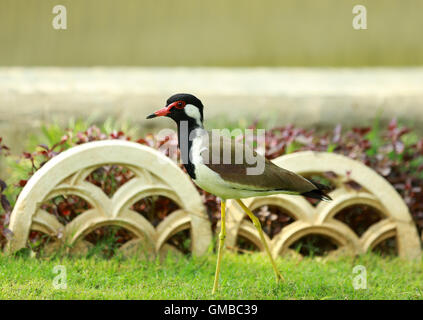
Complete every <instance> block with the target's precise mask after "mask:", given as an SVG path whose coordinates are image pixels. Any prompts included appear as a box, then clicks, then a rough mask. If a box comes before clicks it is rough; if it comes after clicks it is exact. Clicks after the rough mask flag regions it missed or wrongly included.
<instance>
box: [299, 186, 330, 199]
mask: <svg viewBox="0 0 423 320" xmlns="http://www.w3.org/2000/svg"><path fill="white" fill-rule="evenodd" d="M301 195H302V196H304V197H307V198H312V199H317V200H322V201H331V200H333V199H332V198H331V197H330V196H329V195H328V194H327V193H325V192H324V191H322V190H320V189H316V190H313V191H309V192H305V193H302V194H301Z"/></svg>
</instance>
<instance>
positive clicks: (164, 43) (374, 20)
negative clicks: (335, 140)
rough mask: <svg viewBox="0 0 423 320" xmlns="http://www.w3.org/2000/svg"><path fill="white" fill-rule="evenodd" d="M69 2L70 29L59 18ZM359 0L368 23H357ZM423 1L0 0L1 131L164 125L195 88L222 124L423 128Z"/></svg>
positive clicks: (14, 140) (14, 138)
mask: <svg viewBox="0 0 423 320" xmlns="http://www.w3.org/2000/svg"><path fill="white" fill-rule="evenodd" d="M59 4H60V5H63V6H65V7H66V9H67V30H55V29H54V28H53V27H52V21H53V18H54V17H55V16H56V14H54V13H53V12H52V10H53V7H54V6H56V5H59ZM357 4H360V5H364V6H365V7H366V8H367V28H368V29H367V30H354V29H353V27H352V20H353V17H354V14H353V13H352V10H353V7H354V6H355V5H357ZM422 13H423V1H421V0H383V1H382V0H261V1H259V0H255V1H246V0H231V1H227V0H214V1H200V0H178V1H175V0H155V1H150V0H120V1H114V0H0V136H3V137H4V139H5V140H7V141H8V143H9V144H10V145H14V146H16V147H15V149H14V150H15V152H20V149H21V146H20V144H22V143H24V141H26V140H27V136H28V134H30V133H31V132H36V131H39V129H40V127H41V126H42V125H43V124H44V123H50V122H53V121H57V122H59V123H61V124H62V125H66V124H67V123H68V121H69V119H71V118H73V117H83V118H84V119H87V118H90V119H93V118H95V119H97V120H99V121H103V120H104V119H106V118H108V117H112V118H113V119H117V120H122V121H125V120H128V119H129V120H131V121H133V122H136V126H137V127H138V128H141V129H143V130H146V131H149V130H154V129H155V128H152V127H150V126H151V125H152V123H151V122H148V121H145V115H146V114H149V113H151V111H152V110H154V109H156V108H157V107H162V105H163V104H164V101H165V99H166V98H167V97H168V96H170V95H171V94H173V93H175V92H184V91H185V92H190V93H193V94H196V95H198V96H199V97H200V98H201V99H202V100H203V102H204V103H205V105H206V117H207V119H208V120H210V122H209V123H211V124H212V125H213V124H215V125H220V124H219V121H223V122H225V121H226V120H230V121H235V122H236V121H239V120H243V119H244V120H245V119H246V120H245V121H244V122H243V123H244V125H245V124H247V123H251V122H252V121H253V120H254V119H257V118H260V119H263V120H266V121H271V123H270V122H267V126H271V125H284V124H287V123H294V124H296V125H301V126H307V127H313V128H316V127H322V126H324V127H333V126H334V125H335V124H336V123H342V124H343V125H344V126H353V125H366V124H369V123H371V122H372V121H374V119H375V118H376V117H379V118H380V119H381V120H382V121H385V122H387V121H389V120H390V119H391V118H392V117H399V118H401V119H402V120H403V121H407V122H409V125H411V126H413V127H415V128H417V129H419V128H423V68H422V67H421V66H422V65H423V41H421V36H422V30H423V19H422ZM228 111H230V112H228ZM238 123H239V122H238ZM265 123H266V122H265ZM154 125H156V126H168V125H169V123H168V122H166V121H156V122H155V124H154ZM223 125H227V122H226V124H223Z"/></svg>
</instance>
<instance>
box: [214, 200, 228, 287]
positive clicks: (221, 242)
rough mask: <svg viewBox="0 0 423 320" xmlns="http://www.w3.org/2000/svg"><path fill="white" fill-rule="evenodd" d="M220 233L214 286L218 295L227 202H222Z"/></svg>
mask: <svg viewBox="0 0 423 320" xmlns="http://www.w3.org/2000/svg"><path fill="white" fill-rule="evenodd" d="M220 213H221V214H220V233H219V251H218V252H217V263H216V274H215V276H214V285H213V291H212V294H215V293H216V290H217V287H218V286H219V273H220V262H221V261H222V250H223V245H224V243H225V237H226V225H225V215H226V200H222V201H221V202H220Z"/></svg>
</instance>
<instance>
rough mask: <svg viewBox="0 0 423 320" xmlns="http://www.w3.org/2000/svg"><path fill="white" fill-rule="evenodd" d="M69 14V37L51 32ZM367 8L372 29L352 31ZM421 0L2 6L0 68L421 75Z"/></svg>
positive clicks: (98, 1) (38, 1)
mask: <svg viewBox="0 0 423 320" xmlns="http://www.w3.org/2000/svg"><path fill="white" fill-rule="evenodd" d="M57 4H61V5H64V6H65V7H66V8H67V14H68V21H67V23H68V29H67V30H61V31H58V30H54V29H53V28H52V24H51V23H52V18H53V16H54V15H53V14H52V8H53V7H54V6H55V5H57ZM356 4H361V5H364V6H365V7H366V8H367V16H368V18H367V24H368V29H367V30H362V31H357V30H354V29H353V28H352V18H353V14H352V8H353V6H354V5H356ZM422 13H423V1H421V0H261V1H259V0H249V1H246V0H231V1H227V0H213V1H200V0H179V1H175V0H154V1H153V0H122V1H116V0H1V1H0V44H1V50H0V65H5V66H11V65H14V66H16V65H19V66H22V65H24V66H33V65H38V66H92V65H105V66H116V65H118V66H336V67H338V66H354V67H356V66H414V65H421V64H422V63H423V42H422V41H421V37H422V30H423V19H422Z"/></svg>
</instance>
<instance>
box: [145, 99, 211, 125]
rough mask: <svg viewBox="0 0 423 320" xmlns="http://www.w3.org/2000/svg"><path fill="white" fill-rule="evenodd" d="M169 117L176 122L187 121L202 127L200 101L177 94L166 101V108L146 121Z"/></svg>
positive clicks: (151, 115)
mask: <svg viewBox="0 0 423 320" xmlns="http://www.w3.org/2000/svg"><path fill="white" fill-rule="evenodd" d="M162 116H164V117H169V118H171V119H173V120H174V121H176V122H177V123H178V122H180V121H184V120H185V121H188V122H193V123H197V124H199V125H202V123H203V104H202V103H201V101H200V100H199V99H198V98H196V97H195V96H193V95H192V94H188V93H177V94H174V95H173V96H171V97H170V98H169V99H167V101H166V106H165V107H164V108H162V109H160V110H157V111H156V112H154V113H152V114H150V115H149V116H148V117H147V119H152V118H155V117H162Z"/></svg>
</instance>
